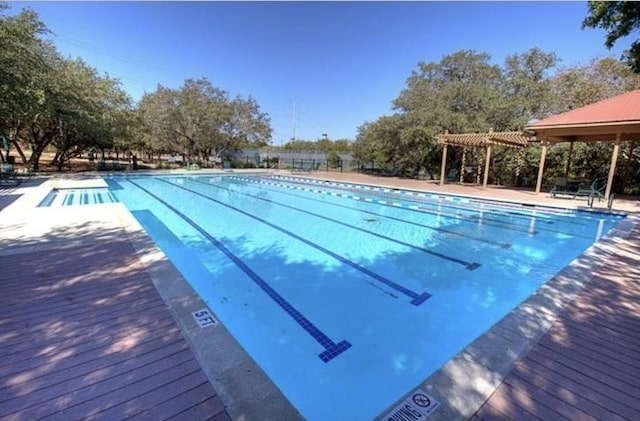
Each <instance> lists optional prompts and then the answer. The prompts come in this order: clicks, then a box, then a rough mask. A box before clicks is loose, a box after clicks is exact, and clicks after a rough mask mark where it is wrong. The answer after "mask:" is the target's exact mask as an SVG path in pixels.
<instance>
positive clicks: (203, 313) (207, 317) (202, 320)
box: [191, 308, 218, 328]
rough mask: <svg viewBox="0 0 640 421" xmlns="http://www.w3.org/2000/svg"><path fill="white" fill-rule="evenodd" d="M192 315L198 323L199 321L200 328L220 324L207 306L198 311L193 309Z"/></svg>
mask: <svg viewBox="0 0 640 421" xmlns="http://www.w3.org/2000/svg"><path fill="white" fill-rule="evenodd" d="M191 315H192V316H193V318H194V319H195V320H196V323H198V326H200V328H205V327H207V326H214V325H217V324H218V321H217V320H216V318H215V317H213V314H211V312H210V311H209V310H208V309H206V308H203V309H202V310H198V311H193V312H191Z"/></svg>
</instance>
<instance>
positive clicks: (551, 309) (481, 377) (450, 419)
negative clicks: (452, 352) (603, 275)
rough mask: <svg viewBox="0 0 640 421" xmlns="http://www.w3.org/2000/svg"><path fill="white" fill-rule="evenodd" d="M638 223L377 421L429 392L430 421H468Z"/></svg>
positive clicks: (630, 220) (627, 222) (578, 262)
mask: <svg viewBox="0 0 640 421" xmlns="http://www.w3.org/2000/svg"><path fill="white" fill-rule="evenodd" d="M638 224H640V215H635V214H632V215H628V216H627V217H626V218H625V219H624V220H623V221H621V222H620V223H619V224H618V225H617V226H616V227H614V228H613V229H612V230H611V232H609V233H608V234H607V235H605V236H603V237H602V238H601V239H599V240H598V241H597V242H596V243H594V244H593V245H592V246H590V247H589V248H588V249H587V250H585V252H584V253H582V254H581V255H580V256H578V257H577V258H576V259H575V260H574V261H573V262H571V264H570V265H569V266H567V267H565V268H564V269H563V270H561V271H560V272H559V273H557V274H556V275H555V276H554V277H553V278H552V279H550V280H549V281H547V282H546V283H545V285H543V286H542V287H540V288H539V289H538V291H536V292H535V293H534V294H533V295H532V296H531V297H529V298H528V299H527V300H525V301H524V302H523V303H522V304H520V305H519V306H518V307H516V308H515V309H514V310H513V311H511V312H510V313H509V314H508V315H506V316H505V317H504V318H503V319H502V320H500V321H499V322H498V323H496V324H495V325H494V326H493V327H491V328H490V329H489V330H488V331H487V332H485V333H484V334H483V335H482V336H480V337H479V338H477V339H476V340H474V341H473V342H472V343H471V344H470V345H469V346H467V347H466V348H465V349H464V350H462V351H461V352H460V353H458V354H457V355H456V356H455V357H454V358H452V359H451V360H449V362H447V363H446V364H445V365H444V366H443V367H442V368H441V369H439V370H438V371H436V372H435V373H434V374H432V375H431V376H430V377H429V378H427V379H425V380H424V381H423V382H422V383H421V384H419V385H417V386H416V387H415V388H413V389H412V390H410V391H408V392H407V393H406V394H404V395H403V396H402V397H400V398H399V399H398V400H397V401H396V402H394V403H393V404H392V405H390V406H389V407H388V408H387V409H385V410H384V411H383V412H382V413H381V414H380V415H379V416H378V417H376V418H375V420H376V421H386V419H387V417H386V416H387V415H388V414H389V413H390V412H391V411H392V410H393V409H394V408H396V407H397V406H398V405H399V404H400V403H402V402H403V401H405V400H406V399H408V398H409V397H410V396H411V395H412V394H413V393H415V392H416V391H417V390H424V391H426V392H428V393H429V394H430V395H431V396H432V397H434V398H435V399H436V400H438V401H439V403H440V404H439V406H438V407H437V408H436V409H435V411H434V412H432V413H431V414H430V415H429V416H428V419H429V421H464V420H468V419H470V418H471V417H472V416H473V415H474V414H475V412H476V411H477V410H478V409H480V407H481V406H482V405H483V404H484V402H485V401H486V400H487V399H488V398H489V397H490V396H491V395H492V394H493V392H494V391H495V390H496V388H497V387H498V386H499V385H500V384H501V383H502V381H503V379H504V378H505V377H506V375H507V374H508V373H509V372H510V371H511V370H512V369H513V367H514V366H515V364H516V363H517V362H518V360H520V359H521V358H522V357H524V356H525V355H526V354H527V353H528V351H529V350H530V349H531V347H532V346H533V345H534V344H535V343H536V342H537V341H538V340H539V339H540V338H541V337H542V335H544V333H545V332H546V331H547V330H548V329H549V328H550V327H551V325H552V324H553V322H554V321H555V320H556V318H557V317H558V316H559V314H560V313H561V312H562V310H563V309H564V308H565V307H566V306H567V305H568V304H569V303H570V302H571V301H572V300H573V299H574V298H575V297H576V296H577V295H578V294H579V293H580V291H582V289H583V288H585V287H586V286H587V285H588V284H589V282H590V281H591V279H592V278H593V277H594V276H595V273H596V272H597V271H598V269H599V268H601V267H602V266H603V265H604V264H605V263H606V260H607V257H608V256H610V255H611V254H613V253H615V251H616V248H617V244H616V243H617V242H618V241H619V240H620V239H624V238H627V236H628V235H629V233H630V232H631V231H632V228H633V227H634V226H636V225H638Z"/></svg>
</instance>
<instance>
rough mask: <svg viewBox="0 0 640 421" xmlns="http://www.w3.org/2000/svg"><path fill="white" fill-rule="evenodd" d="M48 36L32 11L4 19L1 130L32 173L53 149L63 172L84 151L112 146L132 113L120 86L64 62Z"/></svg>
mask: <svg viewBox="0 0 640 421" xmlns="http://www.w3.org/2000/svg"><path fill="white" fill-rule="evenodd" d="M2 10H4V9H2ZM2 10H0V12H1V11H2ZM46 33H47V29H46V26H45V25H44V23H42V22H41V21H40V20H39V17H38V15H37V14H36V13H35V12H33V11H32V10H30V9H25V10H23V11H21V12H20V13H19V14H17V15H16V16H12V17H6V16H4V15H2V16H0V48H1V50H2V54H1V55H0V76H1V79H0V130H1V132H2V133H3V134H8V137H9V140H10V143H11V145H12V146H13V147H14V148H15V149H16V151H17V152H18V154H19V155H20V157H21V158H22V161H23V162H24V163H25V164H27V165H29V166H30V167H31V168H32V169H33V170H38V168H39V161H40V157H41V155H42V153H43V152H44V151H45V150H46V149H47V148H49V147H53V148H54V150H55V151H56V159H55V161H56V163H57V164H58V167H59V168H61V167H62V165H64V163H65V162H66V161H67V160H68V159H69V158H70V157H71V156H73V155H76V154H78V153H79V152H80V151H82V150H83V149H85V148H88V147H105V146H108V145H112V144H113V141H114V138H116V137H117V136H118V135H123V134H124V132H125V130H124V128H125V127H126V125H127V124H128V123H127V122H126V118H125V116H126V115H127V113H128V112H129V109H130V105H129V104H130V99H129V97H128V96H127V95H126V94H125V93H124V92H123V91H122V90H121V89H120V87H119V83H118V82H117V81H115V80H113V79H110V78H107V77H101V76H99V75H98V74H97V72H96V70H95V69H92V68H90V67H89V66H87V65H86V64H85V63H84V62H82V61H81V60H71V59H65V58H63V57H62V56H61V55H60V54H59V53H58V51H57V50H56V49H55V47H54V46H53V45H52V44H51V43H50V42H48V41H45V40H43V38H42V37H43V36H44V35H45V34H46Z"/></svg>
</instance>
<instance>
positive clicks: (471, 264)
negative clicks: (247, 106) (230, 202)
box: [191, 179, 482, 270]
mask: <svg viewBox="0 0 640 421" xmlns="http://www.w3.org/2000/svg"><path fill="white" fill-rule="evenodd" d="M191 181H193V182H196V183H200V184H204V185H206V186H213V187H217V188H220V189H224V190H227V191H233V190H230V189H228V188H225V187H222V186H216V185H213V184H210V183H205V182H202V181H199V180H197V179H191ZM235 192H236V193H238V194H242V195H244V196H248V197H252V198H254V199H258V200H262V201H263V202H267V203H271V204H274V205H277V206H282V207H284V208H287V209H291V210H294V211H297V212H301V213H305V214H307V215H311V216H314V217H316V218H320V219H324V220H325V221H329V222H333V223H335V224H338V225H342V226H344V227H347V228H351V229H354V230H357V231H360V232H363V233H365V234H369V235H373V236H375V237H378V238H382V239H383V240H386V241H390V242H393V243H396V244H400V245H403V246H405V247H409V248H412V249H414V250H418V251H421V252H423V253H426V254H430V255H432V256H435V257H439V258H441V259H444V260H448V261H450V262H453V263H457V264H459V265H462V266H464V267H465V268H466V269H468V270H474V269H477V268H479V267H480V266H482V265H481V264H480V263H477V262H468V261H466V260H462V259H458V258H457V257H452V256H447V255H446V254H443V253H439V252H437V251H433V250H429V249H427V248H424V247H420V246H416V245H415V244H411V243H407V242H406V241H402V240H398V239H395V238H392V237H389V236H386V235H383V234H379V233H377V232H373V231H369V230H367V229H364V228H360V227H357V226H355V225H351V224H347V223H346V222H342V221H339V220H337V219H333V218H329V217H328V216H324V215H320V214H318V213H314V212H311V211H307V210H304V209H300V208H296V207H295V206H291V205H287V204H284V203H280V202H276V201H273V200H270V199H265V198H264V197H260V196H256V195H253V194H249V193H245V192H241V191H235ZM200 194H201V195H202V196H203V197H207V198H209V197H210V196H207V195H205V194H202V193H200ZM212 200H213V199H212ZM292 234H293V233H292ZM314 244H315V243H314Z"/></svg>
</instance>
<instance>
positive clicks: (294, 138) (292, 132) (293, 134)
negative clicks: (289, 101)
mask: <svg viewBox="0 0 640 421" xmlns="http://www.w3.org/2000/svg"><path fill="white" fill-rule="evenodd" d="M292 120H293V121H292V123H291V140H296V103H295V101H294V102H293V118H292Z"/></svg>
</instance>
